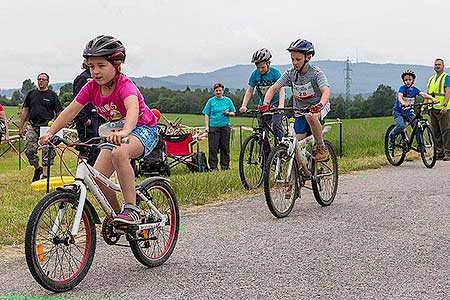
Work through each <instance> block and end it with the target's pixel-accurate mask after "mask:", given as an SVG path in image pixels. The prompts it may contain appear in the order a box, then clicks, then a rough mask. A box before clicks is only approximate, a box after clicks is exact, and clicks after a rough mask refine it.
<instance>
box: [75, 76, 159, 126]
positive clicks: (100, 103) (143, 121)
mask: <svg viewBox="0 0 450 300" xmlns="http://www.w3.org/2000/svg"><path fill="white" fill-rule="evenodd" d="M131 95H134V96H136V97H137V98H138V101H139V116H138V120H137V124H136V125H137V126H140V125H147V126H150V127H153V126H155V125H156V122H157V121H156V117H155V115H153V113H152V112H151V111H150V109H149V108H148V107H147V105H146V104H145V102H144V97H143V96H142V94H141V92H140V91H139V90H138V88H137V87H136V86H135V85H134V83H133V82H132V81H131V80H130V79H129V78H128V77H127V76H125V75H123V74H120V75H119V78H118V80H117V84H116V87H115V88H114V90H113V91H112V93H111V94H110V95H109V96H102V94H101V91H100V85H99V84H98V83H96V82H95V80H90V81H88V83H86V85H85V86H84V87H83V88H82V89H81V91H80V92H79V93H78V95H77V96H76V97H75V101H77V102H78V103H80V104H82V105H86V104H88V103H89V102H92V104H93V105H94V106H95V109H96V110H97V113H98V114H99V115H100V116H102V117H103V118H105V119H106V120H108V121H117V120H120V119H124V118H125V117H126V115H127V109H126V108H125V104H124V102H123V101H124V100H125V99H126V98H127V97H128V96H131Z"/></svg>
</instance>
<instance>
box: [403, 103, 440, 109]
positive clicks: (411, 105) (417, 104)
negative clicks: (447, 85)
mask: <svg viewBox="0 0 450 300" xmlns="http://www.w3.org/2000/svg"><path fill="white" fill-rule="evenodd" d="M434 104H435V103H434V102H421V103H414V104H410V105H408V106H404V105H401V107H402V108H413V107H421V106H425V105H431V107H433V106H434Z"/></svg>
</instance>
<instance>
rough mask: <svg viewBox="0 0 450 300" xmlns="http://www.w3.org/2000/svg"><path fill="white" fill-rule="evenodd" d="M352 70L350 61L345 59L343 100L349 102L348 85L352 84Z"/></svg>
mask: <svg viewBox="0 0 450 300" xmlns="http://www.w3.org/2000/svg"><path fill="white" fill-rule="evenodd" d="M351 74H352V69H351V68H350V59H349V58H348V57H347V61H346V63H345V78H344V80H345V100H346V101H349V100H350V83H351V82H352V75H351Z"/></svg>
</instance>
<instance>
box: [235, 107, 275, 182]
mask: <svg viewBox="0 0 450 300" xmlns="http://www.w3.org/2000/svg"><path fill="white" fill-rule="evenodd" d="M273 114H274V113H273V112H267V113H264V114H262V113H261V112H259V110H248V111H247V112H245V113H241V115H244V116H245V115H248V116H252V117H253V118H254V121H255V120H256V121H257V123H258V125H256V126H252V127H253V133H252V134H251V135H250V136H249V137H247V138H246V139H245V140H244V143H243V144H242V146H241V152H240V154H239V176H240V178H241V182H242V185H243V186H244V188H246V189H247V190H251V189H256V188H258V187H260V186H261V184H262V181H263V172H264V164H265V162H266V159H267V156H268V155H269V153H270V151H271V150H272V149H273V148H274V147H275V146H276V145H277V144H278V142H279V140H278V138H277V137H276V136H275V133H274V131H273V129H272V127H271V125H270V120H271V118H272V116H273Z"/></svg>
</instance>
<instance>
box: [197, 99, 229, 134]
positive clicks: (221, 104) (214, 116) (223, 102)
mask: <svg viewBox="0 0 450 300" xmlns="http://www.w3.org/2000/svg"><path fill="white" fill-rule="evenodd" d="M224 110H228V111H229V112H236V108H235V107H234V104H233V101H231V99H230V98H228V97H225V96H223V97H222V98H220V99H218V98H216V97H215V96H214V97H212V98H210V99H209V100H208V102H206V105H205V107H204V108H203V110H202V113H203V114H204V115H208V116H209V126H210V127H224V126H229V125H230V117H229V116H224V115H223V113H222V112H223V111H224Z"/></svg>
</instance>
